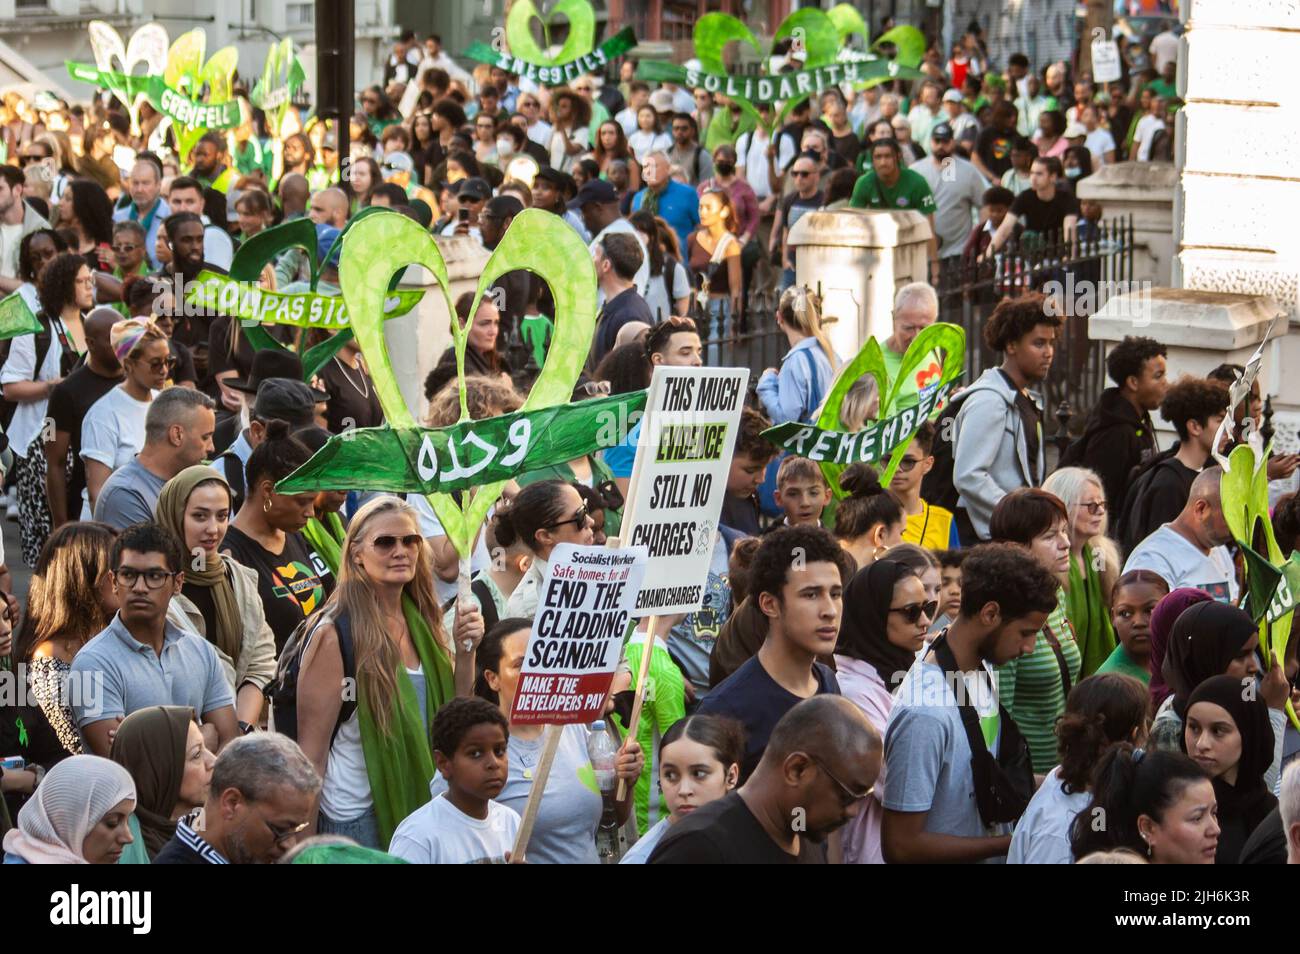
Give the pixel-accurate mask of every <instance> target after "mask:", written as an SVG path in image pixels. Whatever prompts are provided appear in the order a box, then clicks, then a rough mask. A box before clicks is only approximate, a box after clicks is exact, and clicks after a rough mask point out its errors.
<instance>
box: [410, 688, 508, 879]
mask: <svg viewBox="0 0 1300 954" xmlns="http://www.w3.org/2000/svg"><path fill="white" fill-rule="evenodd" d="M432 743H433V759H434V762H435V763H436V764H437V766H438V774H439V775H440V776H442V778H443V780H444V781H445V782H446V783H447V790H446V791H445V792H441V793H440V794H438V795H435V796H434V797H433V798H432V799H430V800H429V801H428V802H426V803H425V804H424V805H422V806H421V807H420V808H417V809H416V810H415V811H414V812H412V813H411V814H410V815H408V816H407V817H406V818H405V819H404V820H403V821H402V823H401V824H400V825H398V826H397V830H396V831H395V832H393V839H392V842H391V844H390V845H389V846H388V853H389V854H391V855H396V856H397V857H398V858H403V859H405V860H407V861H410V862H412V863H414V864H426V865H446V864H501V863H505V862H506V861H508V860H509V858H508V854H509V852H510V849H511V847H512V846H513V845H514V841H515V835H516V834H517V833H518V831H519V813H518V812H516V811H515V810H514V809H513V808H510V807H508V806H506V805H502V804H500V803H499V802H496V801H493V799H495V798H496V797H497V796H498V795H500V794H501V790H502V789H503V788H505V784H506V775H507V773H508V771H509V769H508V765H509V762H508V758H507V752H506V750H507V747H508V745H509V743H510V724H509V723H508V722H507V721H506V717H505V716H504V715H502V714H501V710H500V709H498V708H497V707H496V706H494V705H493V704H492V703H490V702H488V701H486V700H484V699H477V698H464V697H462V698H457V699H453V700H451V702H448V703H447V704H446V705H444V706H443V707H442V708H441V709H439V710H438V713H437V715H435V716H434V718H433V731H432Z"/></svg>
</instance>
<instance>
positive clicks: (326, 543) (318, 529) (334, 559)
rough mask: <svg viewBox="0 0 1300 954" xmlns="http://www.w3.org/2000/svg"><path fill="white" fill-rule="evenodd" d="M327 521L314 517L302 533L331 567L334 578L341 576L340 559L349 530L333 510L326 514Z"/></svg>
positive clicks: (317, 553)
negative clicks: (322, 521)
mask: <svg viewBox="0 0 1300 954" xmlns="http://www.w3.org/2000/svg"><path fill="white" fill-rule="evenodd" d="M324 519H325V522H324V523H321V521H320V520H319V519H318V518H316V517H312V518H311V519H310V520H308V521H307V526H305V527H303V528H302V535H303V536H304V537H306V538H307V542H308V543H310V544H311V548H312V549H313V550H315V551H316V555H317V556H319V557H320V558H321V559H322V560H324V561H325V565H326V566H328V567H329V568H330V573H332V574H334V578H335V579H338V576H339V560H340V559H341V558H342V552H343V538H344V537H345V536H346V535H347V531H346V530H345V529H344V527H343V521H342V520H340V519H339V515H338V514H337V513H334V512H331V513H327V514H325V518H324Z"/></svg>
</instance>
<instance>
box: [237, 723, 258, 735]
mask: <svg viewBox="0 0 1300 954" xmlns="http://www.w3.org/2000/svg"><path fill="white" fill-rule="evenodd" d="M256 731H257V726H255V725H253V723H251V722H245V721H244V720H243V719H240V720H239V734H240V735H248V734H249V733H251V732H256Z"/></svg>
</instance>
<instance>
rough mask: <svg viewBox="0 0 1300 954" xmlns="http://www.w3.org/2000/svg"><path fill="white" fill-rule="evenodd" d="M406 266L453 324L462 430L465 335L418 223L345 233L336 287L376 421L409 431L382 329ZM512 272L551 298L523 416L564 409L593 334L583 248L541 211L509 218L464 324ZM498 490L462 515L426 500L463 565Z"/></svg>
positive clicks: (439, 260) (444, 501)
mask: <svg viewBox="0 0 1300 954" xmlns="http://www.w3.org/2000/svg"><path fill="white" fill-rule="evenodd" d="M408 265H420V266H422V267H423V268H425V269H427V270H428V271H429V273H430V274H432V275H433V278H434V281H435V282H436V283H437V284H438V285H439V286H440V289H441V292H442V295H443V298H444V300H445V301H446V304H447V311H448V313H449V314H450V315H452V316H453V317H452V336H453V339H454V342H455V344H454V346H455V349H456V369H457V372H458V375H459V378H460V382H461V384H460V407H461V420H462V421H464V420H468V419H469V410H468V407H467V406H466V401H465V384H464V375H465V348H466V345H467V344H468V341H469V328H468V326H467V325H464V324H462V323H461V322H460V320H459V319H458V318H456V317H455V316H456V311H455V308H454V307H453V306H452V302H451V298H450V295H449V294H448V288H449V285H450V283H449V280H448V277H447V263H446V261H445V260H444V259H443V257H442V252H441V251H440V250H439V248H438V245H437V243H436V242H435V241H434V240H433V237H432V236H431V235H429V233H428V232H426V231H425V230H424V229H423V228H421V227H420V225H419V223H417V222H414V221H412V220H411V219H408V218H407V217H406V216H404V215H401V214H399V213H396V212H389V211H387V210H384V211H382V212H380V214H377V215H371V216H367V217H365V218H362V219H360V220H359V221H358V222H357V223H356V225H355V226H354V227H353V228H351V229H349V230H348V233H347V235H346V236H345V238H344V241H343V254H342V260H341V262H340V265H339V281H340V284H341V285H342V288H343V297H344V299H345V300H346V301H347V305H348V312H349V313H350V314H351V316H352V330H353V333H354V334H355V335H356V337H357V341H358V342H359V343H360V345H361V350H362V352H363V353H364V354H365V356H366V361H367V363H368V365H369V367H370V375H371V378H372V379H373V380H374V384H375V391H376V393H377V394H378V396H379V402H380V404H381V406H382V407H383V409H384V416H385V418H386V419H387V423H388V426H390V427H393V428H403V427H414V426H415V424H416V421H415V419H414V417H413V416H412V414H411V411H410V409H409V408H408V407H407V406H406V401H405V399H404V398H403V397H402V392H401V389H400V387H399V386H398V382H397V376H396V374H395V373H394V371H393V366H392V362H391V361H390V360H389V357H388V345H387V343H386V342H385V340H384V335H383V320H382V316H383V306H384V298H385V297H386V296H387V294H388V289H389V282H390V279H391V278H392V276H393V274H394V272H398V271H400V270H401V269H403V268H405V267H406V266H408ZM518 269H524V270H526V271H530V272H532V273H533V274H535V275H537V276H538V277H539V278H541V279H542V280H543V281H545V282H546V283H547V284H548V285H549V286H550V289H551V293H552V295H553V296H554V298H555V329H554V333H553V337H552V340H551V349H550V351H549V352H548V353H547V357H546V363H545V364H544V365H543V366H542V370H541V374H539V375H538V378H537V381H536V382H535V383H534V384H533V387H532V390H531V391H530V392H529V394H528V398H527V400H525V401H524V403H523V406H522V410H524V411H532V410H536V409H538V408H543V407H551V406H554V405H556V404H567V403H568V401H569V399H570V398H571V397H572V395H573V388H574V385H576V384H577V381H578V376H579V375H580V374H581V373H582V368H583V365H584V363H585V362H586V360H587V352H588V351H589V350H590V349H591V340H592V336H593V334H594V333H595V329H596V269H595V266H594V265H593V264H592V262H591V255H590V253H589V252H588V250H587V246H586V245H585V244H584V243H583V241H582V239H581V238H580V237H579V236H578V233H577V232H575V231H574V230H573V229H572V228H570V227H569V225H568V224H567V223H565V222H564V221H563V220H562V219H560V218H558V217H556V216H554V215H552V214H550V213H549V212H545V211H542V210H541V209H525V210H524V211H523V212H521V213H519V214H518V215H517V216H515V218H514V220H513V221H512V222H511V223H510V227H509V228H508V229H507V230H506V233H505V235H504V236H503V237H502V239H501V242H500V244H499V245H498V246H497V248H496V250H495V251H493V253H492V256H491V258H489V259H488V261H487V264H486V265H485V266H484V267H483V273H482V275H481V276H480V278H479V283H478V290H477V292H476V293H475V296H474V303H473V305H472V306H471V308H470V312H469V313H470V315H473V314H475V313H476V312H477V311H478V305H479V301H481V300H482V298H483V296H484V295H485V294H486V293H487V291H488V289H489V288H490V287H491V286H492V284H493V282H495V281H496V280H497V279H498V278H499V277H500V276H502V275H504V274H505V273H506V272H511V271H515V270H518ZM504 486H505V484H504V482H495V483H491V484H486V485H484V486H482V487H480V488H479V489H478V491H477V492H476V493H475V494H474V496H473V497H472V498H471V499H470V501H469V506H468V507H466V508H462V507H461V506H460V505H459V504H457V503H456V501H455V500H454V499H453V498H452V497H451V495H450V494H430V495H429V502H430V503H431V504H432V506H433V509H434V512H435V513H436V514H437V515H438V519H439V520H440V521H441V522H442V526H443V529H444V530H445V531H446V533H447V538H448V539H449V540H450V541H451V542H452V545H453V546H455V548H456V551H457V552H458V553H459V554H460V555H461V556H462V557H464V558H468V557H469V555H470V551H471V547H472V544H473V541H474V537H475V535H476V534H477V532H478V528H479V527H480V526H481V525H482V523H483V520H484V519H485V518H486V516H487V512H488V510H489V509H490V508H491V506H492V504H494V503H495V502H496V501H497V500H498V499H499V498H500V496H501V490H502V488H503V487H504Z"/></svg>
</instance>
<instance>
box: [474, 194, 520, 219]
mask: <svg viewBox="0 0 1300 954" xmlns="http://www.w3.org/2000/svg"><path fill="white" fill-rule="evenodd" d="M523 210H524V204H523V203H522V202H520V201H519V200H518V199H516V198H515V197H514V196H512V195H499V196H496V197H495V198H493V199H489V200H488V204H487V205H485V206H483V212H482V215H484V216H486V217H488V218H490V219H509V218H513V217H514V216H516V215H518V214H519V213H520V212H522V211H523Z"/></svg>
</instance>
